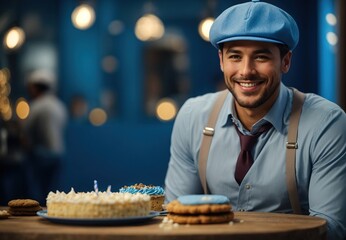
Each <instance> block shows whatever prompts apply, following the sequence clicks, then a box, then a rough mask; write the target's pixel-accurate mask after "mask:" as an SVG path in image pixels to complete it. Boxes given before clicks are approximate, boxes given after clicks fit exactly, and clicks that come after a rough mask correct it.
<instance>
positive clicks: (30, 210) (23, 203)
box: [8, 199, 42, 216]
mask: <svg viewBox="0 0 346 240" xmlns="http://www.w3.org/2000/svg"><path fill="white" fill-rule="evenodd" d="M8 206H9V207H10V208H9V210H8V212H9V213H10V214H11V215H14V216H35V215H36V212H37V211H40V210H42V208H41V206H40V204H39V202H37V201H36V200H33V199H15V200H11V201H9V202H8Z"/></svg>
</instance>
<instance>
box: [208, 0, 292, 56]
mask: <svg viewBox="0 0 346 240" xmlns="http://www.w3.org/2000/svg"><path fill="white" fill-rule="evenodd" d="M209 38H210V42H211V44H213V46H214V47H216V48H219V46H218V44H220V43H224V42H230V41H237V40H253V41H261V42H272V43H281V44H286V45H287V46H288V48H289V49H290V50H293V49H294V48H295V47H296V46H297V44H298V41H299V29H298V26H297V23H296V22H295V21H294V19H293V18H292V17H291V16H290V15H289V14H288V13H287V12H285V11H284V10H282V9H280V8H278V7H276V6H274V5H272V4H269V3H264V2H260V1H259V0H252V1H251V2H247V3H243V4H238V5H235V6H232V7H230V8H228V9H226V10H225V11H224V12H222V13H221V14H220V15H219V16H218V17H217V18H216V19H215V21H214V23H213V25H212V26H211V29H210V33H209Z"/></svg>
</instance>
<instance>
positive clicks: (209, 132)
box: [203, 127, 215, 136]
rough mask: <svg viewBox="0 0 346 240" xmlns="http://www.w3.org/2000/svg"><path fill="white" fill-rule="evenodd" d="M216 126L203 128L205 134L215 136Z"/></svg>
mask: <svg viewBox="0 0 346 240" xmlns="http://www.w3.org/2000/svg"><path fill="white" fill-rule="evenodd" d="M214 131H215V130H214V128H211V127H205V128H204V129H203V134H204V135H207V136H213V135H214Z"/></svg>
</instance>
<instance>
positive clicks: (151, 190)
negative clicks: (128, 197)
mask: <svg viewBox="0 0 346 240" xmlns="http://www.w3.org/2000/svg"><path fill="white" fill-rule="evenodd" d="M119 192H121V193H132V194H135V193H142V194H148V195H164V194H165V190H164V189H163V188H162V187H160V186H145V187H142V188H136V187H132V186H129V187H122V188H120V189H119Z"/></svg>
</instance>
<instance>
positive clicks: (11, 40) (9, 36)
mask: <svg viewBox="0 0 346 240" xmlns="http://www.w3.org/2000/svg"><path fill="white" fill-rule="evenodd" d="M24 41H25V33H24V31H23V29H21V28H19V27H13V28H11V29H9V30H8V31H7V32H6V34H5V37H4V46H5V47H6V48H7V49H10V50H15V49H18V48H20V47H21V46H22V45H23V43H24Z"/></svg>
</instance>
